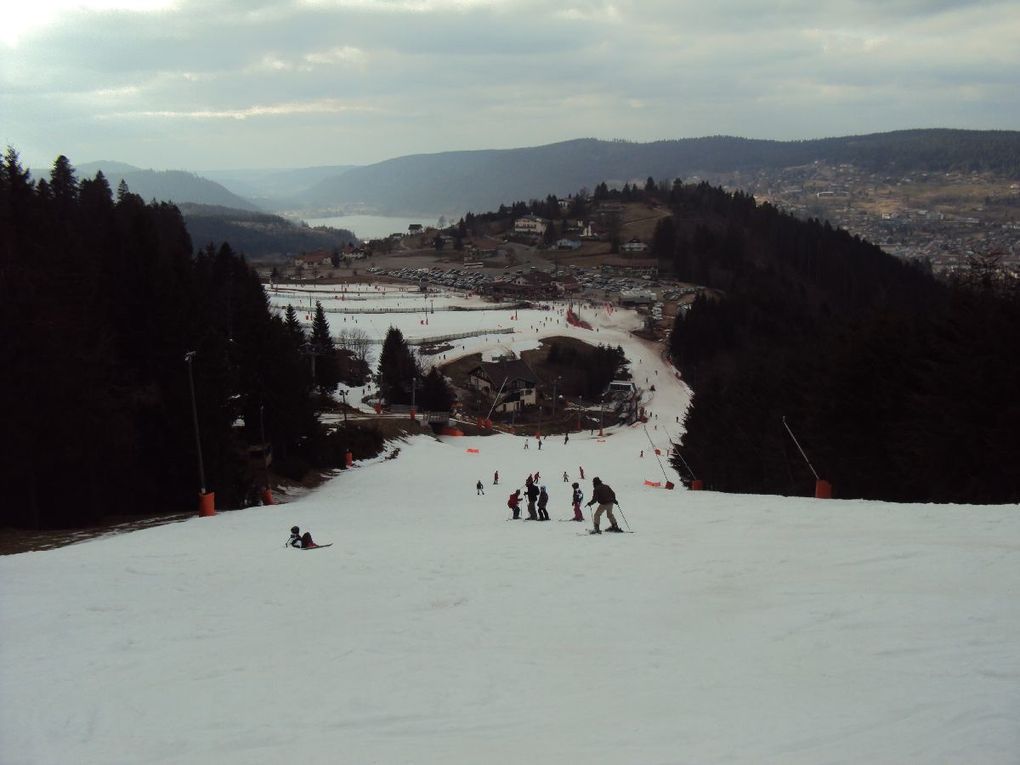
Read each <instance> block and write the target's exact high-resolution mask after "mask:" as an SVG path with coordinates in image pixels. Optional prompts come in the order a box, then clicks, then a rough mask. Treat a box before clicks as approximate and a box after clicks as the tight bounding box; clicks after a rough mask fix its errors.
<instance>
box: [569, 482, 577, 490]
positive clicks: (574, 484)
mask: <svg viewBox="0 0 1020 765" xmlns="http://www.w3.org/2000/svg"><path fill="white" fill-rule="evenodd" d="M570 487H571V488H572V489H576V488H577V482H576V481H575V482H574V483H572V484H570Z"/></svg>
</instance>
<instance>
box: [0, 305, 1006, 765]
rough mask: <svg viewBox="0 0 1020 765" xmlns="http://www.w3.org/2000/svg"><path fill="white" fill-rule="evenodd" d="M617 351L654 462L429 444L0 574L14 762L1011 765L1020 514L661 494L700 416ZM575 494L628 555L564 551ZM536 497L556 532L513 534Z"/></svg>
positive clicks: (588, 439)
mask: <svg viewBox="0 0 1020 765" xmlns="http://www.w3.org/2000/svg"><path fill="white" fill-rule="evenodd" d="M436 315H437V316H438V313H437V314H436ZM521 318H522V319H523V318H524V313H523V312H522V314H521ZM474 321H476V322H477V321H478V318H477V317H475V319H474ZM518 321H520V320H518ZM535 321H537V320H533V321H532V325H533V324H534V323H535ZM619 321H621V317H620V316H619V315H611V316H608V315H607V316H605V317H604V324H603V326H602V327H600V332H599V333H598V337H599V339H603V341H605V340H608V339H610V338H613V339H612V342H613V343H614V344H615V343H616V342H617V339H616V338H620V340H621V342H627V340H626V336H625V333H624V332H623V330H622V325H621V327H620V328H614V327H613V326H611V325H612V324H613V322H619ZM549 323H550V324H551V323H552V322H549ZM529 326H531V325H529ZM562 330H563V327H561V326H557V327H555V330H554V329H553V328H552V327H550V328H548V333H549V334H551V333H553V332H554V331H555V332H560V331H562ZM522 334H523V333H522ZM540 334H546V331H545V330H543V332H542V333H540ZM525 336H527V335H525ZM603 336H605V337H603ZM627 349H628V352H629V353H630V354H631V356H632V357H633V358H635V364H637V358H639V357H640V358H641V363H640V367H642V368H644V367H645V366H646V365H648V368H649V369H650V371H651V376H656V375H655V369H658V370H659V374H658V375H657V377H659V378H662V379H664V380H670V381H671V382H670V383H669V384H667V385H657V386H656V387H657V393H656V396H657V397H658V398H657V399H656V400H655V401H653V402H652V403H651V406H652V409H653V411H654V412H656V413H660V417H659V419H658V420H656V419H655V418H654V414H653V419H652V421H651V422H650V423H649V425H648V431H647V433H646V432H645V429H644V428H643V427H641V426H635V427H633V428H624V429H619V430H612V431H607V435H606V437H605V438H598V436H597V434H596V435H591V434H590V433H588V432H584V433H576V434H573V435H572V436H571V438H570V440H569V443H566V444H564V443H563V439H562V437H559V438H556V437H551V438H549V439H547V440H545V441H544V443H543V447H542V449H541V450H539V449H538V448H537V443H536V441H535V440H534V439H533V438H532V439H528V442H529V445H530V448H529V449H527V450H525V449H524V448H523V445H524V443H525V439H524V438H515V437H510V436H504V435H496V436H490V437H477V438H443V439H439V440H434V439H429V438H424V437H419V438H416V439H413V440H411V441H409V442H406V443H400V444H395V445H394V446H399V448H400V453H399V455H398V456H397V457H396V458H395V459H390V460H386V459H379V460H374V461H372V463H371V464H362V465H358V466H357V467H356V468H354V469H353V470H349V471H345V472H344V473H343V474H342V475H340V476H339V477H338V478H336V479H335V480H333V481H331V482H329V483H328V484H326V485H325V486H323V487H322V488H321V489H319V490H318V491H316V492H313V493H312V494H310V495H308V496H306V497H304V498H302V499H300V500H298V501H295V502H293V503H290V504H286V505H279V506H275V507H266V508H259V509H252V510H245V511H238V512H228V513H221V514H220V515H217V516H216V517H213V518H194V519H192V520H189V521H186V522H183V523H177V524H171V525H167V526H161V527H156V528H150V529H146V530H143V531H138V532H135V533H131V534H125V535H121V536H114V537H107V538H103V539H98V540H95V541H91V542H87V543H84V544H78V545H74V546H72V547H66V548H62V549H59V550H52V551H47V552H39V553H27V554H22V555H16V556H9V557H5V558H0V762H3V763H5V764H6V763H33V764H34V763H71V762H74V763H120V762H123V763H182V764H183V763H227V764H231V763H238V764H240V763H244V764H245V765H250V764H251V763H281V762H303V763H337V762H342V763H444V765H448V764H449V763H496V764H502V763H514V764H515V765H516V764H517V763H585V764H586V765H592V764H598V763H606V764H607V765H609V764H612V765H617V764H619V765H623V764H625V763H626V764H630V763H710V762H729V763H834V762H846V763H860V762H868V763H963V762H966V763H1015V762H1017V759H1016V758H1017V752H1018V751H1020V737H1018V730H1020V728H1018V722H1017V721H1018V720H1020V692H1018V688H1020V637H1018V635H1020V605H1018V597H1017V596H1018V594H1020V515H1018V512H1017V511H1018V508H1017V507H1016V506H1011V507H976V506H932V505H893V504H887V503H879V502H862V501H838V500H835V501H823V500H814V499H807V498H782V497H759V496H734V495H723V494H716V493H712V492H686V491H683V490H682V488H679V487H678V489H677V490H674V491H666V490H664V489H661V488H652V487H649V486H647V485H645V483H644V482H645V480H650V481H661V480H662V479H663V468H661V467H660V464H659V462H658V461H656V459H655V456H654V454H653V452H652V448H651V447H652V444H653V443H654V444H655V445H656V446H658V447H660V448H661V449H663V451H664V450H665V448H666V447H667V446H668V441H667V438H666V435H665V433H664V431H665V430H666V426H667V425H668V423H670V422H672V423H674V425H673V427H674V428H676V427H677V426H676V424H675V416H674V412H675V411H682V407H683V406H684V405H685V404H686V398H685V396H686V392H685V390H684V389H683V386H682V384H681V383H679V381H676V380H675V378H673V377H672V374H671V372H670V371H669V370H668V369H666V368H665V367H663V366H658V367H653V365H654V364H655V363H656V362H655V359H656V354H655V352H654V349H644V347H643V346H640V347H639V346H636V345H628V346H627ZM644 354H647V355H644ZM660 424H661V426H660V427H656V426H657V425H660ZM473 449H477V452H473V451H469V450H473ZM642 451H643V452H644V456H643V457H642V456H641V452H642ZM582 467H583V469H584V473H585V476H586V478H585V480H583V481H581V484H582V487H583V488H584V490H585V495H586V498H587V496H588V495H589V494H590V490H591V482H590V479H591V477H592V476H596V475H598V476H600V477H601V478H602V479H603V480H604V481H605V482H607V483H609V484H610V485H611V486H612V487H613V488H614V489H615V490H616V493H617V496H618V497H619V501H620V503H621V508H622V511H623V514H624V515H625V518H626V522H627V523H628V524H629V526H630V527H631V528H632V529H633V530H634V531H635V533H634V534H629V535H623V534H621V535H609V534H603V535H601V536H598V537H590V536H587V535H582V534H580V532H581V531H582V525H581V524H578V523H572V522H558V521H559V520H560V519H566V518H569V517H570V515H571V513H570V509H569V488H568V487H569V483H564V482H563V481H562V475H563V472H564V471H566V472H567V473H568V476H569V478H570V479H571V481H574V480H578V479H579V471H580V468H582ZM664 469H665V470H666V471H667V474H668V475H669V476H670V477H672V479H673V480H676V477H675V475H673V474H672V473H671V472H670V471H669V468H668V467H665V468H664ZM496 470H498V471H499V474H500V483H499V486H496V487H494V486H493V485H492V479H493V473H494V471H496ZM536 471H540V472H541V483H544V484H546V485H547V486H548V488H549V493H550V495H551V497H552V500H551V503H550V512H551V515H552V517H553V519H554V520H553V521H551V522H548V523H536V522H525V521H507V520H506V519H507V518H508V516H509V513H508V511H507V508H506V504H505V501H506V497H507V495H508V493H509V492H510V491H511V490H512V489H514V488H516V487H518V486H519V485H521V484H522V483H523V480H524V477H525V475H526V474H528V473H534V472H536ZM479 479H481V480H482V481H483V482H484V484H485V491H486V495H485V496H478V495H477V494H476V492H475V482H476V481H477V480H479ZM808 488H810V487H806V490H807V489H808ZM837 489H838V486H837ZM586 515H587V517H588V518H589V519H590V512H588V513H586ZM295 524H296V525H299V526H301V528H302V529H308V530H310V531H311V532H312V533H313V535H314V536H315V538H316V539H317V540H318V541H321V542H326V541H332V542H333V543H334V546H333V547H331V548H328V549H325V550H313V551H298V550H292V549H286V548H284V547H283V542H284V540H285V539H286V538H287V533H288V529H289V528H290V526H292V525H295Z"/></svg>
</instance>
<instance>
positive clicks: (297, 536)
mask: <svg viewBox="0 0 1020 765" xmlns="http://www.w3.org/2000/svg"><path fill="white" fill-rule="evenodd" d="M284 546H285V547H287V546H289V547H315V546H316V545H315V542H313V541H312V535H311V533H310V532H308V531H306V532H305V533H304V534H302V533H301V529H299V528H298V527H297V526H291V528H290V539H288V540H287V544H286V545H284Z"/></svg>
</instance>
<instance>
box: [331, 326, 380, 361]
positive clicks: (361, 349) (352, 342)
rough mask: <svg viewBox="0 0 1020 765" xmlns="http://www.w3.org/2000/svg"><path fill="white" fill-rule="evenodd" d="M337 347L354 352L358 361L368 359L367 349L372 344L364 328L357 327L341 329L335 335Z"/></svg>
mask: <svg viewBox="0 0 1020 765" xmlns="http://www.w3.org/2000/svg"><path fill="white" fill-rule="evenodd" d="M336 344H337V348H343V349H344V350H347V351H350V352H351V353H353V354H354V358H356V359H357V360H358V361H364V362H367V361H368V351H369V349H370V348H371V346H372V342H371V338H369V336H368V333H367V332H365V330H363V329H360V328H358V327H351V328H350V329H344V330H341V332H340V334H339V335H338V336H337V343H336Z"/></svg>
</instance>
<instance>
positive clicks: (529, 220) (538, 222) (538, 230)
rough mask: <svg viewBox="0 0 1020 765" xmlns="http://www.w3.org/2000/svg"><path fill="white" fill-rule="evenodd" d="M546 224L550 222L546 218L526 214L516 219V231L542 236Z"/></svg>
mask: <svg viewBox="0 0 1020 765" xmlns="http://www.w3.org/2000/svg"><path fill="white" fill-rule="evenodd" d="M546 226H548V223H547V222H546V220H545V219H544V218H539V217H538V216H537V215H525V216H523V217H520V218H518V219H517V220H515V221H514V233H515V234H531V235H533V236H542V234H544V233H545V229H546Z"/></svg>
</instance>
